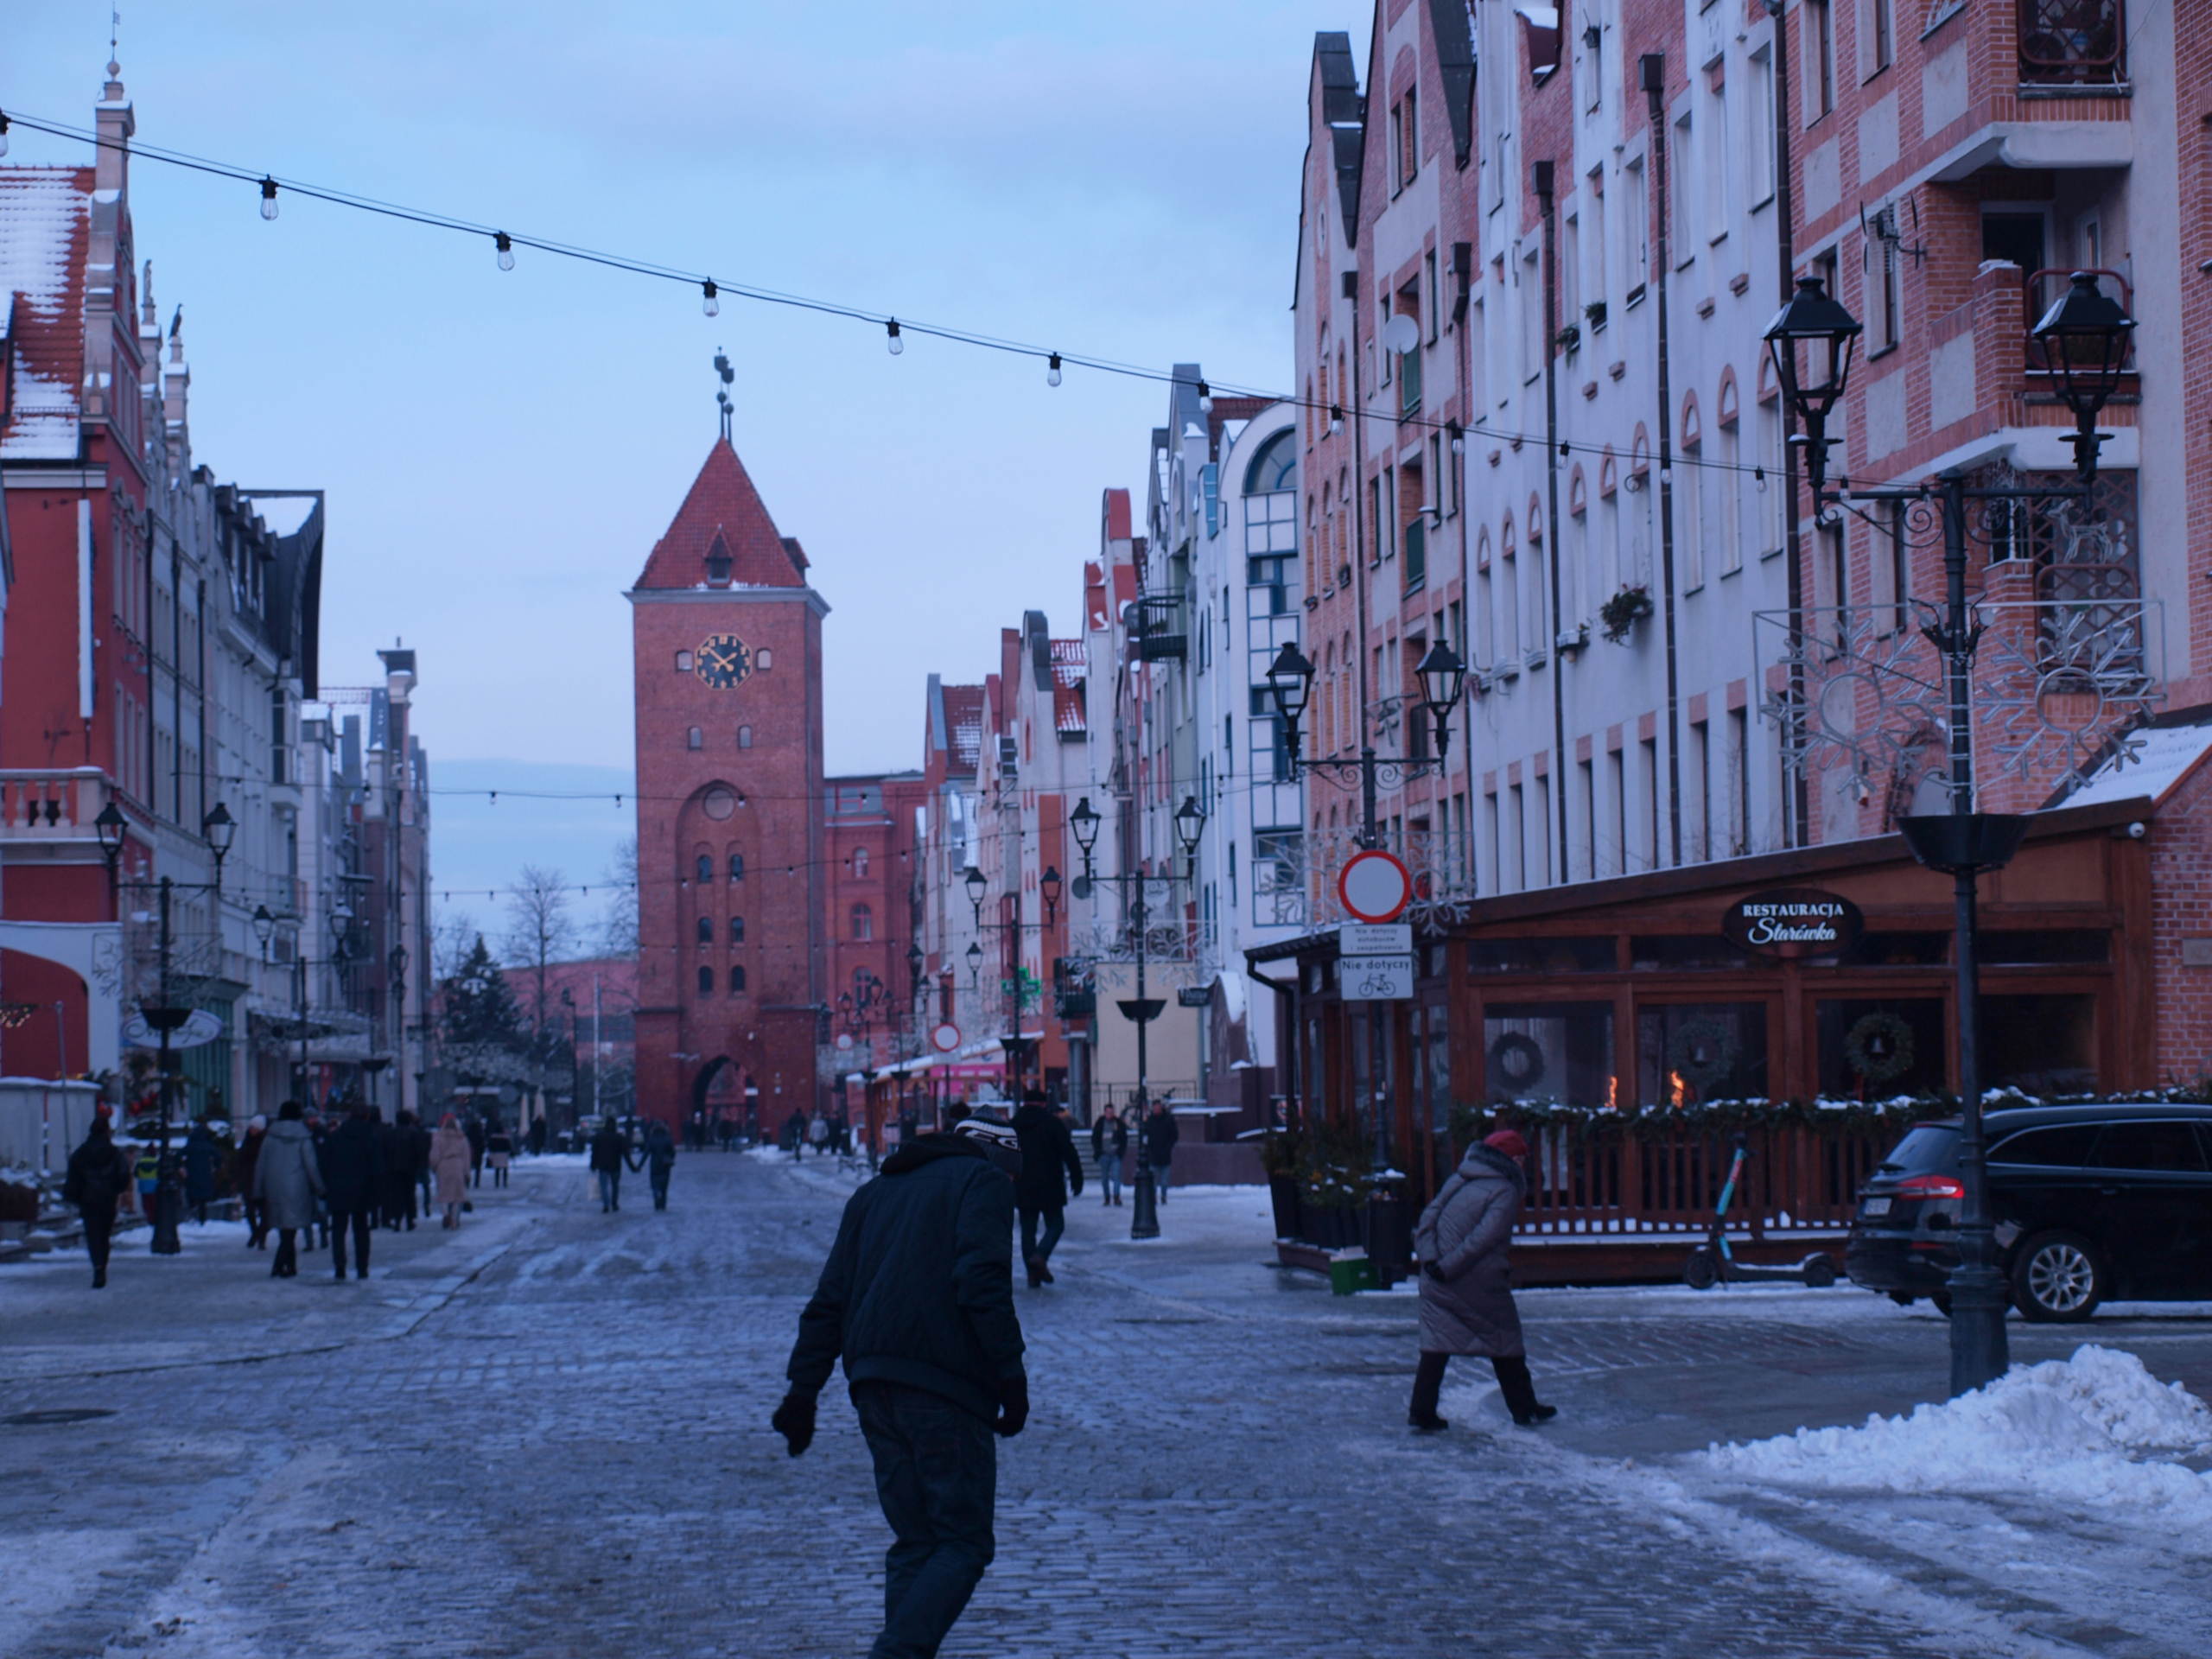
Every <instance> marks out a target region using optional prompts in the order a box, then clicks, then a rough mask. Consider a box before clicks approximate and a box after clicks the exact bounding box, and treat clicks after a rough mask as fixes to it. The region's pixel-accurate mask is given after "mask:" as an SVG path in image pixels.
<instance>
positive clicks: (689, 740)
mask: <svg viewBox="0 0 2212 1659" xmlns="http://www.w3.org/2000/svg"><path fill="white" fill-rule="evenodd" d="M684 746H685V747H687V748H694V749H703V748H705V747H707V734H705V733H704V732H702V731H701V730H700V729H699V728H697V727H696V726H694V727H693V728H691V729H690V731H689V732H688V733H686V734H685V735H684Z"/></svg>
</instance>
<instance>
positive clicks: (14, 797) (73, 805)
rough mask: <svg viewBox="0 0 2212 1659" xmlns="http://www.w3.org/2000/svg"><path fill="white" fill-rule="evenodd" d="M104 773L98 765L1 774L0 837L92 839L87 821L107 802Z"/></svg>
mask: <svg viewBox="0 0 2212 1659" xmlns="http://www.w3.org/2000/svg"><path fill="white" fill-rule="evenodd" d="M107 798H108V785H107V778H106V774H105V773H104V772H101V771H100V769H99V767H98V766H59V767H51V768H48V769H45V770H32V769H23V770H16V769H14V768H10V769H9V770H7V771H4V772H0V836H4V837H5V838H6V839H8V840H10V841H48V840H52V839H54V837H56V836H84V837H87V838H89V837H92V836H96V835H97V834H98V831H97V830H96V829H94V828H93V826H92V820H93V819H95V818H97V817H99V814H100V809H101V808H102V807H104V806H105V805H106V804H107Z"/></svg>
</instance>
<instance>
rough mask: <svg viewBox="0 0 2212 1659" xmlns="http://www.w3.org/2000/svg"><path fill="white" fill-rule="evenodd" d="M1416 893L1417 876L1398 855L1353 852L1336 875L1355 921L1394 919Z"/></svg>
mask: <svg viewBox="0 0 2212 1659" xmlns="http://www.w3.org/2000/svg"><path fill="white" fill-rule="evenodd" d="M1413 896H1414V879H1413V877H1412V875H1410V874H1408V872H1407V869H1406V867H1405V866H1404V865H1403V864H1401V863H1400V862H1399V861H1398V860H1397V858H1396V857H1395V855H1392V854H1389V853H1384V852H1371V851H1370V852H1364V853H1354V854H1353V855H1351V857H1350V858H1348V859H1346V860H1345V861H1344V868H1343V870H1342V871H1341V872H1339V873H1338V876H1337V897H1338V899H1341V900H1342V901H1343V902H1344V913H1345V914H1346V915H1347V916H1350V917H1351V918H1353V919H1354V920H1356V921H1362V922H1395V921H1396V920H1397V919H1398V917H1399V915H1400V914H1401V913H1402V912H1403V911H1404V910H1405V907H1406V905H1407V902H1408V900H1409V899H1412V898H1413Z"/></svg>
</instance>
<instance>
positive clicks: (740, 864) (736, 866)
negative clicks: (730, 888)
mask: <svg viewBox="0 0 2212 1659" xmlns="http://www.w3.org/2000/svg"><path fill="white" fill-rule="evenodd" d="M729 879H730V880H733V881H742V880H745V855H744V854H743V853H732V854H731V855H729Z"/></svg>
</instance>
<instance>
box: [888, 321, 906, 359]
mask: <svg viewBox="0 0 2212 1659" xmlns="http://www.w3.org/2000/svg"><path fill="white" fill-rule="evenodd" d="M883 327H884V334H885V336H886V338H885V340H884V343H885V344H886V345H887V346H890V348H891V355H892V356H893V357H896V356H898V355H899V353H901V352H903V351H905V350H906V341H905V340H901V339H899V319H898V318H896V317H893V318H892V319H891V320H890V321H888V322H887V323H885V324H884V326H883Z"/></svg>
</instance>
